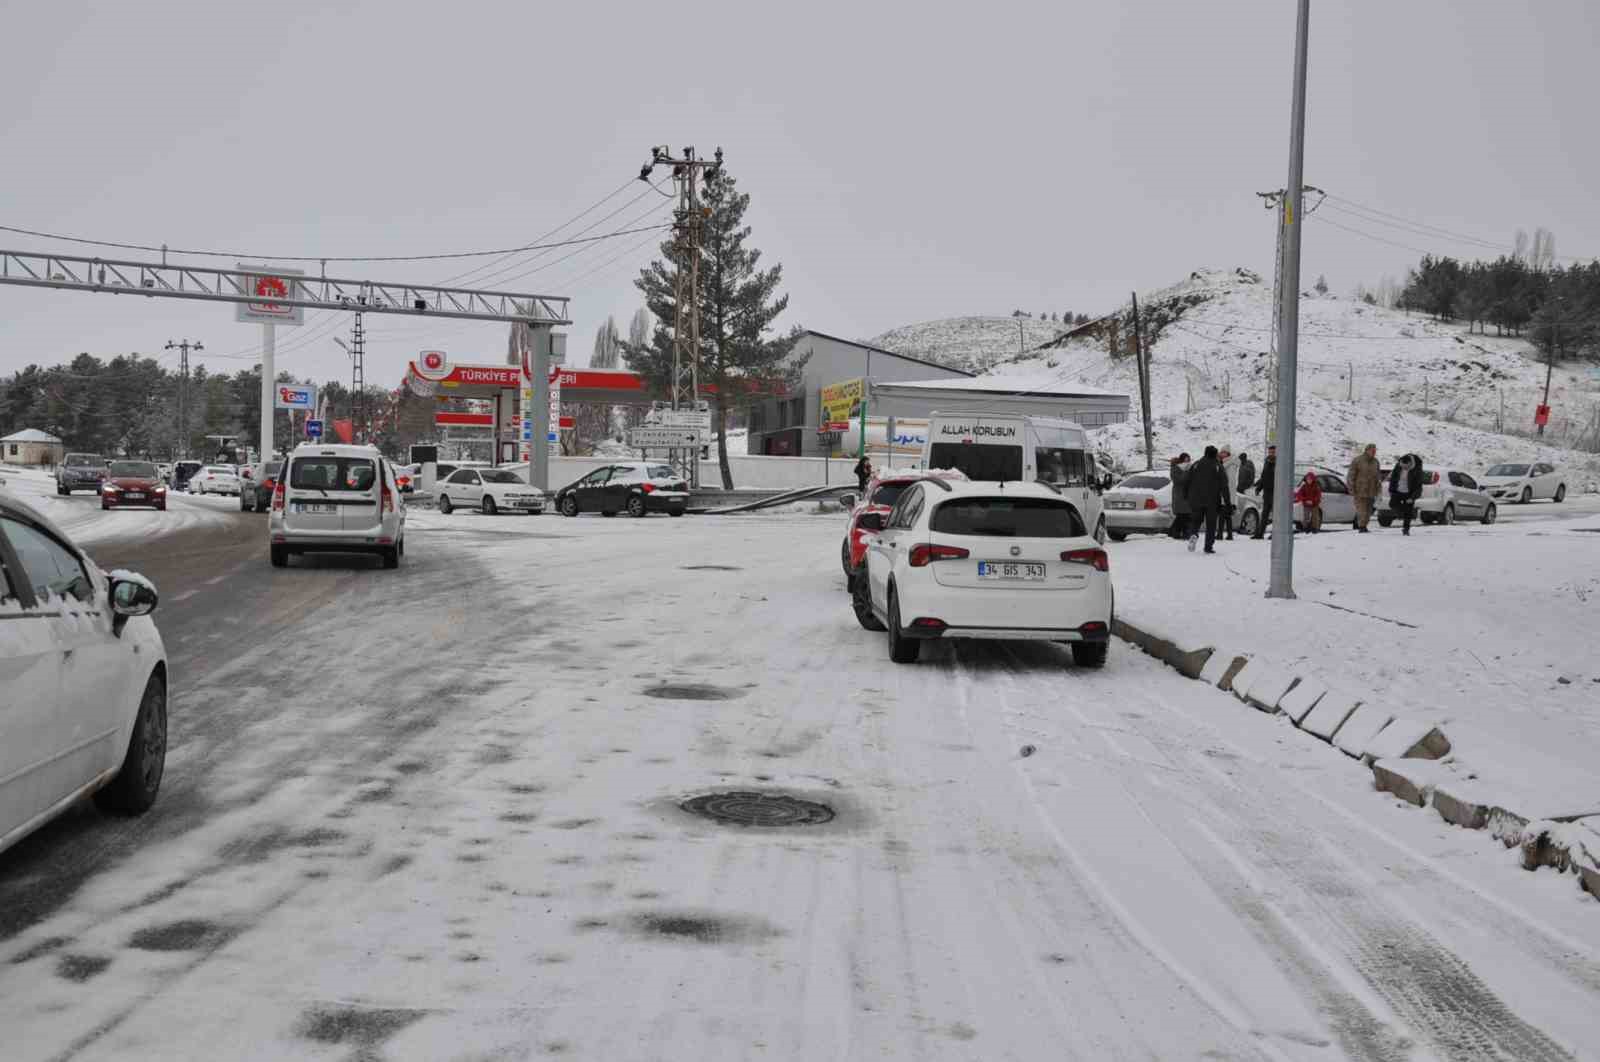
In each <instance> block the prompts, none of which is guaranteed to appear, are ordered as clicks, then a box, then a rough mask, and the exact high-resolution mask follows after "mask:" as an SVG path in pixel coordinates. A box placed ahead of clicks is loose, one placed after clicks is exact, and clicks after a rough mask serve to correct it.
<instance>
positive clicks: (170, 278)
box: [0, 250, 572, 487]
mask: <svg viewBox="0 0 1600 1062" xmlns="http://www.w3.org/2000/svg"><path fill="white" fill-rule="evenodd" d="M162 258H163V260H162V261H161V262H159V263H158V262H134V261H126V260H122V259H113V258H92V257H85V256H83V255H70V254H51V253H48V252H45V251H6V250H0V284H14V285H20V286H23V287H34V288H54V289H56V290H59V291H89V292H110V293H112V294H116V295H143V296H145V297H146V298H153V299H196V300H200V301H203V302H225V303H234V304H238V303H255V304H258V305H260V304H270V305H273V306H303V307H306V308H307V309H312V310H345V311H349V312H352V313H354V312H362V313H392V314H403V315H406V316H410V317H454V318H461V319H464V320H469V321H503V322H507V323H511V324H524V325H527V326H529V327H530V328H537V329H543V330H545V332H546V333H548V331H549V330H550V329H552V328H554V327H556V326H559V325H570V324H571V323H572V321H571V319H570V318H569V317H568V316H567V314H568V304H569V301H570V300H568V299H567V298H566V297H564V296H560V295H531V294H522V293H517V292H507V291H485V290H482V289H478V288H445V287H438V286H436V285H430V284H396V283H389V282H385V281H377V280H350V279H339V278H334V277H328V276H321V275H319V276H304V275H301V274H299V273H297V272H296V271H294V270H290V269H284V270H283V272H282V273H281V274H274V273H273V272H272V271H273V270H274V269H275V268H277V267H274V266H271V265H262V266H259V267H257V266H252V267H251V268H250V269H247V270H246V269H214V268H212V267H209V266H196V265H175V264H171V263H169V262H167V261H166V260H165V254H163V256H162ZM263 277H271V278H273V279H281V281H282V283H281V285H276V286H274V288H273V289H272V290H271V291H270V292H267V291H263V290H260V286H259V284H258V281H260V280H261V279H262V278H263ZM263 332H264V333H265V336H266V338H265V342H264V343H263V348H262V357H261V408H262V423H261V446H260V452H261V459H262V460H263V461H267V460H270V459H271V458H272V455H273V453H274V452H275V451H274V448H273V445H272V443H273V439H272V415H273V414H272V408H273V403H272V391H273V388H274V387H275V385H276V373H275V372H274V371H273V364H272V356H273V344H272V338H271V336H272V326H271V325H270V324H268V325H266V326H264V328H263ZM534 347H535V356H534V359H533V361H534V364H533V379H532V383H533V387H534V390H535V394H536V400H535V402H534V406H533V408H534V413H535V425H534V430H535V431H536V432H537V433H538V436H539V437H540V438H543V437H544V435H545V433H546V432H547V431H548V430H549V413H550V411H549V405H548V397H547V396H548V392H549V387H550V383H549V379H548V377H549V343H548V341H546V342H543V343H535V344H534ZM534 454H535V462H534V465H535V467H534V468H533V469H531V470H530V471H532V472H533V475H532V476H530V478H531V479H533V480H535V485H537V486H539V487H548V480H549V455H548V454H547V452H546V449H545V447H543V446H536V447H535V448H534Z"/></svg>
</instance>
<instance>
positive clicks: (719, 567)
mask: <svg viewBox="0 0 1600 1062" xmlns="http://www.w3.org/2000/svg"><path fill="white" fill-rule="evenodd" d="M679 568H681V569H682V570H683V571H686V572H742V571H744V569H743V568H741V567H739V566H738V565H737V564H681V565H679Z"/></svg>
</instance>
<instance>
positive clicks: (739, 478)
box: [550, 447, 912, 490]
mask: <svg viewBox="0 0 1600 1062" xmlns="http://www.w3.org/2000/svg"><path fill="white" fill-rule="evenodd" d="M711 452H712V454H713V455H715V454H716V452H717V451H716V449H715V447H713V448H712V451H711ZM873 460H874V463H876V464H882V462H883V459H882V458H881V457H879V458H874V459H873ZM616 462H617V459H616V458H605V457H552V458H551V459H550V489H551V490H555V489H558V488H560V487H564V486H566V485H567V484H568V483H571V482H572V481H573V480H575V479H578V478H580V477H582V476H586V475H588V474H589V473H590V472H593V471H594V470H595V469H597V468H600V467H602V466H604V465H611V464H616ZM901 463H902V462H901V460H900V459H898V458H897V459H896V460H895V465H896V466H897V467H898V466H899V465H900V464H901ZM904 463H905V464H910V463H912V462H911V459H909V458H907V459H906V460H905V461H904ZM855 464H856V462H855V459H854V458H844V457H836V458H833V459H832V460H826V461H825V460H824V459H823V458H821V457H763V456H758V455H754V454H751V455H745V454H729V455H728V466H729V468H730V469H731V470H732V472H733V485H734V486H735V487H739V488H746V487H749V488H760V487H770V488H773V489H781V488H785V487H816V486H821V485H822V484H823V483H824V482H825V481H826V482H828V483H849V484H852V485H854V483H855V476H854V474H853V473H852V472H851V471H850V470H851V469H852V468H854V467H855ZM700 484H701V486H704V487H720V486H722V473H721V471H720V470H719V469H718V467H717V461H716V458H715V456H713V457H712V459H711V460H709V461H701V462H700Z"/></svg>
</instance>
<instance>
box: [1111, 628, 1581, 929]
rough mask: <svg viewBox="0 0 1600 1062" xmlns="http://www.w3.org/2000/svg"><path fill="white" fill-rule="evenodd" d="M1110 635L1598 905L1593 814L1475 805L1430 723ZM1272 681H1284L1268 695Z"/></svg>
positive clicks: (1121, 631) (1227, 657)
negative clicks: (1273, 717) (1564, 880)
mask: <svg viewBox="0 0 1600 1062" xmlns="http://www.w3.org/2000/svg"><path fill="white" fill-rule="evenodd" d="M1112 633H1114V634H1115V635H1116V636H1117V637H1119V638H1121V639H1122V640H1123V641H1126V642H1130V643H1132V644H1134V645H1137V646H1138V647H1139V648H1141V649H1143V650H1144V651H1145V652H1146V653H1148V654H1149V655H1151V656H1153V657H1155V658H1156V659H1158V660H1161V661H1162V662H1163V663H1166V664H1168V665H1169V666H1171V667H1173V668H1174V669H1176V670H1178V671H1180V672H1181V673H1182V674H1184V675H1186V676H1188V677H1189V678H1193V679H1198V680H1200V681H1203V682H1205V683H1206V684H1207V685H1210V686H1215V687H1216V688H1217V689H1220V690H1224V691H1226V692H1231V693H1232V694H1233V695H1234V696H1235V697H1237V698H1238V699H1239V700H1241V701H1245V702H1246V703H1250V704H1253V705H1256V706H1258V707H1261V705H1262V702H1268V703H1270V705H1271V707H1263V708H1262V710H1263V711H1269V712H1277V711H1280V710H1281V711H1283V712H1285V713H1286V714H1288V715H1289V716H1290V718H1291V719H1292V720H1293V721H1294V724H1295V726H1297V727H1299V728H1300V729H1301V730H1304V731H1305V732H1306V733H1308V734H1312V735H1314V736H1316V737H1319V738H1321V739H1322V740H1323V741H1326V742H1328V743H1330V744H1333V745H1335V746H1336V747H1338V748H1339V749H1340V750H1341V751H1343V752H1344V753H1345V754H1346V755H1349V756H1352V757H1355V758H1358V759H1361V760H1362V762H1363V763H1365V764H1367V765H1368V766H1369V767H1370V768H1371V770H1372V774H1373V784H1374V787H1375V788H1376V789H1378V790H1380V791H1383V792H1389V793H1393V794H1394V795H1395V796H1397V797H1399V798H1400V799H1402V800H1405V801H1406V802H1408V803H1410V804H1414V805H1416V806H1418V807H1426V806H1427V805H1428V804H1429V803H1430V802H1431V803H1432V805H1433V808H1434V810H1435V811H1436V812H1438V814H1439V817H1440V818H1442V819H1444V820H1445V821H1446V822H1449V823H1452V824H1454V825H1456V826H1462V827H1465V828H1467V829H1473V830H1483V829H1487V830H1488V831H1489V832H1490V833H1491V834H1492V835H1493V836H1494V837H1495V838H1496V839H1497V840H1499V841H1500V842H1501V843H1502V844H1504V845H1505V846H1506V847H1507V848H1513V847H1519V846H1520V847H1521V848H1522V850H1523V865H1524V866H1528V867H1529V868H1530V869H1533V868H1535V867H1538V866H1557V867H1560V868H1561V869H1563V870H1565V871H1567V872H1571V873H1574V874H1576V876H1577V877H1578V881H1579V886H1580V888H1582V889H1583V890H1585V891H1587V892H1589V893H1590V894H1591V895H1592V896H1594V897H1595V899H1596V900H1600V813H1592V812H1585V813H1582V814H1579V815H1574V816H1570V817H1567V816H1563V817H1560V818H1558V819H1556V820H1549V821H1546V820H1541V819H1538V818H1534V817H1530V816H1525V815H1519V814H1518V813H1516V812H1514V811H1511V810H1510V809H1508V808H1504V807H1500V806H1498V805H1495V804H1491V803H1487V802H1484V801H1481V800H1479V799H1477V797H1476V794H1475V793H1474V787H1472V785H1471V782H1470V780H1458V779H1456V778H1454V777H1446V774H1447V773H1448V772H1447V771H1445V770H1444V767H1445V765H1444V764H1443V763H1442V762H1441V760H1442V758H1443V757H1445V756H1447V755H1449V753H1450V749H1451V744H1450V740H1449V738H1448V737H1446V736H1445V733H1444V731H1443V729H1442V728H1441V727H1440V726H1439V725H1438V724H1437V723H1434V722H1432V721H1431V720H1427V719H1418V718H1415V717H1407V716H1400V717H1396V716H1395V715H1394V713H1393V712H1390V711H1388V710H1387V709H1385V708H1382V707H1380V706H1378V705H1375V704H1365V703H1363V702H1362V701H1361V700H1360V699H1359V697H1357V696H1355V695H1353V694H1351V693H1348V692H1345V691H1343V690H1339V689H1335V688H1331V687H1329V686H1327V685H1326V684H1325V683H1323V682H1322V681H1321V680H1320V679H1318V678H1316V677H1315V676H1297V675H1294V674H1293V673H1292V672H1290V671H1289V670H1288V669H1284V668H1278V667H1275V666H1273V665H1272V664H1270V663H1268V662H1267V661H1265V660H1260V661H1258V660H1257V658H1252V657H1250V656H1247V655H1246V654H1244V653H1239V652H1235V651H1233V650H1225V649H1218V648H1215V647H1203V646H1197V647H1180V646H1179V645H1178V643H1177V642H1176V641H1174V640H1172V639H1169V638H1163V637H1161V636H1160V635H1157V634H1154V633H1152V632H1150V631H1148V630H1146V629H1144V628H1142V627H1139V626H1136V625H1134V624H1131V623H1128V622H1127V621H1126V620H1124V619H1121V618H1118V619H1117V620H1115V621H1114V623H1113V624H1112ZM1280 679H1282V680H1285V682H1284V685H1283V687H1282V688H1277V687H1278V682H1279V680H1280ZM1258 683H1259V685H1260V688H1259V690H1258V689H1256V686H1257V684H1258ZM1252 693H1254V694H1255V696H1254V697H1252ZM1463 785H1465V788H1463ZM1530 823H1532V824H1533V825H1532V826H1530ZM1591 836H1592V837H1593V839H1592V840H1591V839H1590V838H1591ZM1574 838H1578V840H1577V841H1574V840H1573V839H1574Z"/></svg>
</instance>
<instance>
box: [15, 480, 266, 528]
mask: <svg viewBox="0 0 1600 1062" xmlns="http://www.w3.org/2000/svg"><path fill="white" fill-rule="evenodd" d="M0 480H4V481H5V482H4V483H0V490H6V491H10V492H11V493H13V494H15V495H16V496H17V497H19V498H21V499H23V500H24V501H26V502H27V503H28V504H29V505H31V506H33V507H34V508H35V509H38V510H39V511H40V512H42V513H44V515H45V516H47V517H49V518H50V519H51V520H53V521H54V522H55V524H56V526H57V527H59V528H61V530H63V531H65V532H66V533H67V534H68V535H70V536H71V537H72V540H73V541H74V542H77V543H79V544H81V545H88V544H90V543H93V542H101V541H104V540H106V539H109V538H136V537H141V536H147V535H164V534H170V533H171V532H173V531H180V530H190V529H193V528H198V527H205V526H220V525H221V524H222V523H223V522H224V521H225V520H226V519H227V517H226V516H225V515H224V514H226V513H227V512H229V511H230V510H232V511H234V512H237V511H238V509H239V499H238V497H237V496H235V495H231V494H229V495H223V494H209V495H203V496H202V495H196V494H180V493H177V492H171V493H169V495H168V497H167V509H166V511H165V512H157V511H156V510H154V509H111V510H109V511H108V510H104V509H101V508H100V498H99V496H98V495H96V494H95V493H94V492H92V491H85V490H80V491H76V492H74V493H73V494H70V495H67V496H66V497H62V496H61V495H59V494H57V493H56V481H55V477H54V476H53V475H51V474H50V473H48V472H40V471H38V470H36V469H17V468H13V467H7V468H6V469H5V470H3V471H0Z"/></svg>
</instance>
